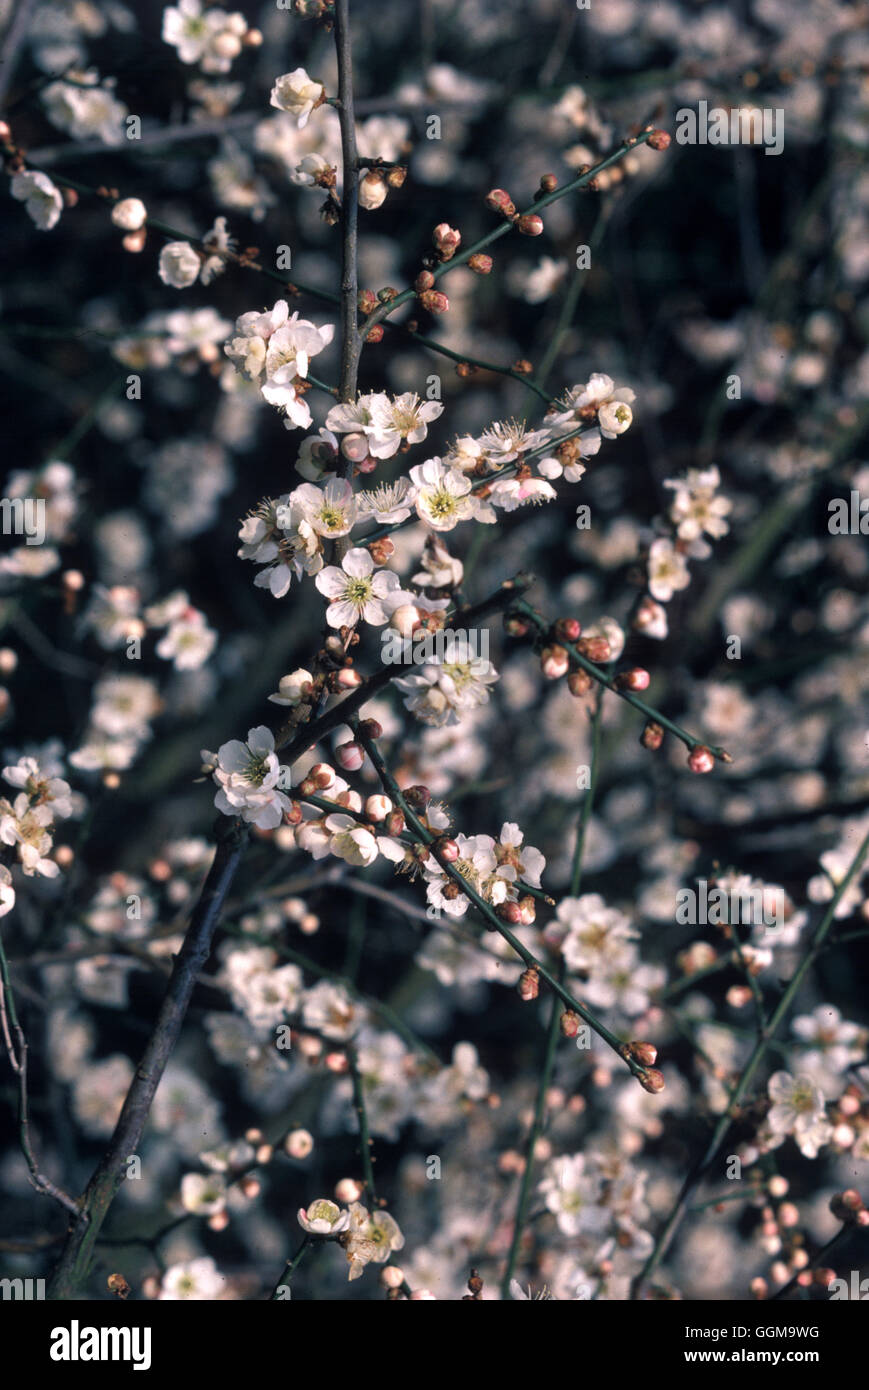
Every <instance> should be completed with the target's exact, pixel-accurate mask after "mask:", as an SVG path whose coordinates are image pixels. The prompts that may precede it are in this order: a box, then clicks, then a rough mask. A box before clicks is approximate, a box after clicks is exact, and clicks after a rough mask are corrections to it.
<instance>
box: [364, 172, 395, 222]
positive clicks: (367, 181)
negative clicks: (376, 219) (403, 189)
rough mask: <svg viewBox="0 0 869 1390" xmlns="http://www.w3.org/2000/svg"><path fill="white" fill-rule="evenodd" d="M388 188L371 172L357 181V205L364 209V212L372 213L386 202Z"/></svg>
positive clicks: (378, 176)
mask: <svg viewBox="0 0 869 1390" xmlns="http://www.w3.org/2000/svg"><path fill="white" fill-rule="evenodd" d="M388 191H389V190H388V188H387V185H386V183H385V182H384V180H383V179H382V178H381V177H380V175H379V174H375V173H374V171H373V170H369V171H368V173H367V174H366V175H365V176H364V178H361V179H360V180H359V205H360V207H363V208H365V210H366V212H374V211H375V209H376V208H379V207H380V206H381V204H382V203H384V202H385V200H386V195H387V193H388Z"/></svg>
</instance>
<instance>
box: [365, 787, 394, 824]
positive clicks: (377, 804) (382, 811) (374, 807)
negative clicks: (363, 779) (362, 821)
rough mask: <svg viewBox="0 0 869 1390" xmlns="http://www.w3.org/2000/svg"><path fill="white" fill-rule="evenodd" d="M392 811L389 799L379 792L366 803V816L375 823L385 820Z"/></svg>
mask: <svg viewBox="0 0 869 1390" xmlns="http://www.w3.org/2000/svg"><path fill="white" fill-rule="evenodd" d="M391 810H392V802H391V801H390V799H389V797H388V796H383V795H382V794H381V793H379V792H378V793H377V794H376V795H375V796H369V798H368V800H367V801H366V803H365V814H366V816H367V817H368V819H369V820H373V821H375V822H377V821H382V820H385V819H386V817H387V816H388V815H389V813H390V811H391Z"/></svg>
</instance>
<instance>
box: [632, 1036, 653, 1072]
mask: <svg viewBox="0 0 869 1390" xmlns="http://www.w3.org/2000/svg"><path fill="white" fill-rule="evenodd" d="M628 1048H629V1050H630V1054H631V1056H632V1057H633V1059H634V1061H635V1062H639V1063H640V1065H641V1066H644V1067H653V1066H654V1065H655V1063H656V1062H657V1060H658V1049H657V1048H656V1047H655V1045H654V1043H650V1042H632V1043H628Z"/></svg>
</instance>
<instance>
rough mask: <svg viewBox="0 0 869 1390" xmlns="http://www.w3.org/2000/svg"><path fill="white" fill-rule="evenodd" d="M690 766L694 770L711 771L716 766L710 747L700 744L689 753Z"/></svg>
mask: <svg viewBox="0 0 869 1390" xmlns="http://www.w3.org/2000/svg"><path fill="white" fill-rule="evenodd" d="M688 766H689V767H690V769H691V771H692V772H711V771H712V769H713V767H714V766H715V758H714V757H713V755H712V753H711V752H710V751H709V749H708V748H705V747H704V746H703V744H698V746H697V747H696V748H692V749H691V752H690V754H689V755H688Z"/></svg>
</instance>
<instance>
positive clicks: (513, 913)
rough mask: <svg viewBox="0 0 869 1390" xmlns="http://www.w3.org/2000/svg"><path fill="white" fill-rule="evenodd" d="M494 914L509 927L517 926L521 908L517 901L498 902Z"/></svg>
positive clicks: (519, 920)
mask: <svg viewBox="0 0 869 1390" xmlns="http://www.w3.org/2000/svg"><path fill="white" fill-rule="evenodd" d="M495 914H496V916H498V917H500V918H501V921H502V922H507V923H508V925H509V926H511V927H518V926H519V925H520V924H521V921H522V910H521V908H520V907H519V904H518V903H499V904H498V906H497V907H496V908H495Z"/></svg>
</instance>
